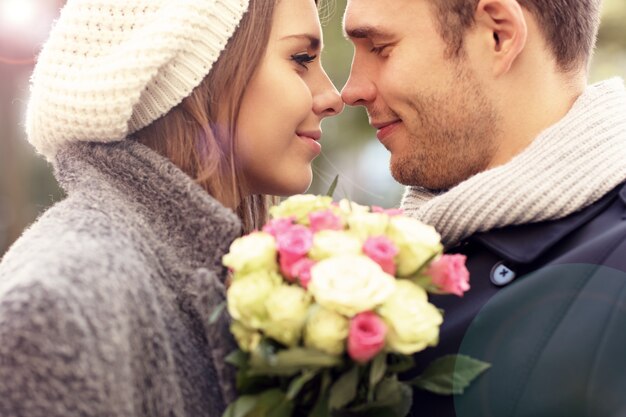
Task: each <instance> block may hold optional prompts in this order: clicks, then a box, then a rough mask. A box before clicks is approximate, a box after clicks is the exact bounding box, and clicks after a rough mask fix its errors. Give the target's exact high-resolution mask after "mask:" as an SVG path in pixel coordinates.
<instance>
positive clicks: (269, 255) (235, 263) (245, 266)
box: [222, 232, 278, 277]
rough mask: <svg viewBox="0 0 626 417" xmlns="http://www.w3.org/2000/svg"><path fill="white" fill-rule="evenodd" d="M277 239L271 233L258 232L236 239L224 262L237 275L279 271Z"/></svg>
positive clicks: (223, 259)
mask: <svg viewBox="0 0 626 417" xmlns="http://www.w3.org/2000/svg"><path fill="white" fill-rule="evenodd" d="M276 255H277V252H276V241H275V240H274V237H273V236H272V235H270V234H269V233H265V232H256V233H251V234H249V235H247V236H244V237H241V238H239V239H236V240H235V241H234V242H233V243H232V245H230V250H229V252H228V253H227V254H226V255H224V257H223V258H222V262H223V264H224V265H225V266H227V267H229V268H231V269H232V270H233V271H235V274H236V277H237V276H242V275H246V274H247V273H249V272H254V271H258V270H267V271H277V270H278V262H277V261H276Z"/></svg>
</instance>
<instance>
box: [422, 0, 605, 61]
mask: <svg viewBox="0 0 626 417" xmlns="http://www.w3.org/2000/svg"><path fill="white" fill-rule="evenodd" d="M429 1H430V4H431V5H432V6H433V9H434V13H435V16H436V18H437V21H438V24H439V31H440V33H441V35H442V36H443V38H444V39H445V40H446V41H447V43H448V46H449V54H450V55H451V56H461V55H462V54H463V38H464V35H465V31H466V30H467V29H469V28H471V27H472V26H473V25H474V23H475V22H474V14H475V12H476V7H477V6H478V3H479V0H429ZM600 1H601V0H518V3H519V4H520V6H522V7H524V8H526V9H527V10H528V11H530V12H531V13H532V14H533V16H534V17H535V18H536V19H537V21H538V23H539V26H540V27H541V30H542V31H543V35H544V36H545V38H546V41H547V43H548V46H549V47H550V49H551V51H552V53H553V54H554V56H555V58H556V60H557V63H558V64H559V67H560V68H561V70H563V71H564V72H570V71H576V70H578V69H579V68H580V66H581V65H586V64H587V63H588V61H589V57H590V56H591V54H592V52H593V48H594V46H595V41H596V36H597V33H598V26H599V24H600Z"/></svg>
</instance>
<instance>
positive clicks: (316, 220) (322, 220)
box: [309, 210, 343, 233]
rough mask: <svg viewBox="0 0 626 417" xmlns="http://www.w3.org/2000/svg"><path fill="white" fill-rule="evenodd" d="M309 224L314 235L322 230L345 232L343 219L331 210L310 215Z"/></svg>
mask: <svg viewBox="0 0 626 417" xmlns="http://www.w3.org/2000/svg"><path fill="white" fill-rule="evenodd" d="M309 222H310V223H311V230H312V231H313V233H316V232H319V231H320V230H343V223H342V221H341V217H339V216H337V215H336V214H335V213H333V212H332V211H331V210H322V211H315V212H313V213H309Z"/></svg>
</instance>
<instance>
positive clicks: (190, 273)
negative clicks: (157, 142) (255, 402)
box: [0, 140, 241, 417]
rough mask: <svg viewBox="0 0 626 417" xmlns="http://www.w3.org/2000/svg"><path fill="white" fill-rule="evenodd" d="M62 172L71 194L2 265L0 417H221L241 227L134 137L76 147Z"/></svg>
mask: <svg viewBox="0 0 626 417" xmlns="http://www.w3.org/2000/svg"><path fill="white" fill-rule="evenodd" d="M56 173H57V177H58V179H59V180H60V182H61V184H62V185H63V187H64V188H65V190H66V191H67V194H68V197H67V198H66V199H65V200H63V201H62V202H60V203H58V204H57V205H55V206H54V207H52V208H51V209H49V210H48V211H47V212H46V213H45V214H43V215H42V216H41V218H40V219H39V220H38V221H37V222H36V223H35V224H34V225H33V226H32V227H30V228H29V230H27V231H26V232H25V233H24V234H23V236H22V237H21V238H20V239H19V240H18V241H17V242H16V243H15V244H14V245H13V246H12V247H11V249H10V250H9V252H7V254H6V255H5V257H4V258H3V260H2V262H1V263H0V341H1V342H0V415H1V416H7V417H9V416H29V417H61V416H63V417H67V416H87V417H88V416H94V417H96V416H97V417H103V416H110V417H113V416H115V417H130V416H134V417H174V416H178V417H182V416H188V417H199V416H204V417H220V416H221V414H222V413H223V411H224V409H225V406H226V404H227V403H228V402H230V401H232V400H233V398H234V395H235V388H234V375H233V374H232V373H233V369H232V368H231V367H229V366H228V365H226V363H225V361H224V358H225V356H226V355H227V354H229V353H230V352H232V351H233V350H234V349H235V348H236V344H235V343H234V340H233V338H232V336H231V335H230V332H229V323H228V320H227V316H225V315H222V317H221V318H220V320H219V321H218V322H217V323H216V324H215V325H210V324H209V318H210V315H211V313H212V311H213V309H214V308H215V307H216V306H217V305H219V304H220V303H222V302H223V301H224V299H225V289H224V284H223V283H224V280H225V278H226V271H225V268H223V267H222V265H221V258H222V256H223V255H224V254H225V253H226V251H227V250H228V247H229V244H230V242H232V241H233V239H234V238H235V237H237V236H239V234H240V231H241V225H240V222H239V219H238V218H237V216H235V214H234V213H233V212H232V211H231V210H229V209H226V208H224V207H223V206H222V205H221V204H219V203H218V202H217V201H215V200H214V199H213V198H211V197H210V196H209V195H208V194H207V193H206V192H205V191H204V190H203V189H202V188H201V187H200V186H199V185H197V184H196V183H195V182H194V181H193V180H192V179H191V178H189V177H188V176H187V175H185V174H184V173H183V172H182V171H180V170H179V169H178V168H177V167H175V166H174V165H173V164H172V163H170V162H169V161H168V160H166V159H165V158H163V157H161V156H160V155H158V154H156V153H155V152H153V151H152V150H150V149H148V148H146V147H144V146H142V145H140V144H138V143H136V142H134V141H132V140H127V141H122V142H118V143H114V144H100V143H72V144H69V145H67V146H65V147H63V148H61V149H60V150H59V152H58V157H57V162H56Z"/></svg>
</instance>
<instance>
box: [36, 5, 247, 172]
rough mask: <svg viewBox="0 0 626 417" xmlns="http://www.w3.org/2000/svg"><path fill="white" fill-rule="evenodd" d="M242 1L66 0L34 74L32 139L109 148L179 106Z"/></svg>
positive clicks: (45, 150) (51, 148)
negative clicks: (106, 144)
mask: <svg viewBox="0 0 626 417" xmlns="http://www.w3.org/2000/svg"><path fill="white" fill-rule="evenodd" d="M247 9H248V0H133V1H128V0H69V1H68V2H67V4H66V5H65V7H64V8H63V10H62V11H61V16H60V18H59V20H58V21H57V23H56V24H55V26H54V28H53V29H52V31H51V34H50V38H49V39H48V41H47V42H46V44H45V45H44V47H43V49H42V51H41V53H40V55H39V58H38V62H37V65H36V67H35V70H34V72H33V76H32V84H31V97H30V101H29V104H28V109H27V115H26V132H27V136H28V139H29V141H30V142H31V143H32V144H33V146H34V147H35V148H36V149H37V150H38V151H39V152H40V153H41V154H43V155H44V156H45V157H46V158H47V159H48V160H49V161H52V160H53V159H54V154H55V152H56V149H57V148H58V147H59V146H60V145H62V144H63V143H66V142H69V141H97V142H111V141H117V140H122V139H124V138H126V137H127V135H129V134H131V133H133V132H135V131H137V130H139V129H141V128H143V127H145V126H147V125H149V124H150V123H151V122H153V121H154V120H156V119H158V118H159V117H161V116H163V115H164V114H166V113H167V112H168V111H169V110H170V109H172V108H173V107H175V106H176V105H178V104H179V103H180V102H181V101H182V100H183V99H184V98H185V97H187V96H188V95H189V94H190V93H191V92H192V90H193V89H194V88H195V87H197V86H198V85H199V84H200V83H201V82H202V80H203V79H204V77H205V76H206V75H207V74H209V72H210V71H211V68H212V66H213V64H214V63H215V62H216V61H217V59H218V58H219V56H220V53H221V51H222V50H223V49H224V47H225V46H226V44H227V42H228V40H229V38H230V37H231V36H232V34H233V33H234V32H235V29H236V28H237V26H238V25H239V22H240V20H241V18H242V17H243V15H244V14H245V12H246V10H247Z"/></svg>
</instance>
